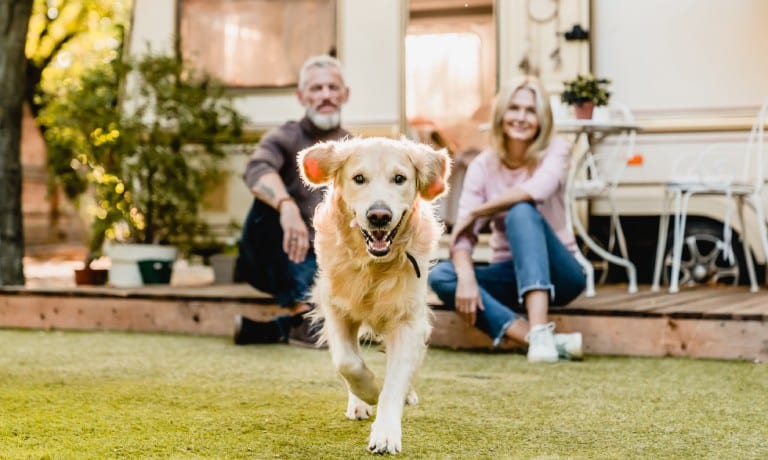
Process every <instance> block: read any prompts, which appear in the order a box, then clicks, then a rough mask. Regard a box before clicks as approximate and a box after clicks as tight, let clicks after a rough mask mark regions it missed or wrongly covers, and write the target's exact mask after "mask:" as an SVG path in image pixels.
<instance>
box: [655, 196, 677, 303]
mask: <svg viewBox="0 0 768 460" xmlns="http://www.w3.org/2000/svg"><path fill="white" fill-rule="evenodd" d="M675 193H676V192H671V191H669V190H665V191H664V197H663V198H662V200H663V201H662V203H661V215H660V216H659V236H658V240H657V242H656V263H654V264H653V282H652V284H651V291H653V292H658V291H659V285H660V281H661V269H662V268H663V267H664V251H665V250H666V248H667V233H668V228H669V211H670V209H669V208H670V206H671V201H672V199H673V194H675Z"/></svg>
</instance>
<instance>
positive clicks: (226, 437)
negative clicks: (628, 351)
mask: <svg viewBox="0 0 768 460" xmlns="http://www.w3.org/2000/svg"><path fill="white" fill-rule="evenodd" d="M0 350H1V352H0V458H3V459H5V458H11V459H17V458H62V459H83V458H99V459H101V458H180V459H187V458H215V459H225V458H256V459H262V458H297V459H315V458H322V459H325V458H343V459H346V458H369V457H371V455H370V454H368V453H367V451H366V450H365V446H366V445H367V436H368V432H369V430H370V423H371V421H370V420H367V421H361V422H356V421H350V420H347V419H346V418H345V417H344V409H345V407H346V393H345V390H344V388H343V385H342V383H341V381H340V380H339V379H338V378H337V377H336V375H335V373H334V371H333V369H332V368H331V363H330V358H329V356H328V354H327V352H326V351H318V350H307V349H301V348H294V347H289V346H286V345H269V346H249V347H235V346H233V345H231V344H230V342H229V341H228V340H227V339H225V338H219V337H191V336H179V335H150V334H122V333H76V332H39V331H18V330H0ZM366 355H367V358H368V360H369V363H370V365H371V367H372V368H373V369H374V370H376V371H379V372H380V371H381V370H382V366H383V354H381V353H379V352H378V351H377V349H376V348H375V347H369V348H367V349H366ZM416 389H417V391H418V392H419V395H420V397H421V403H420V404H419V405H417V406H414V407H407V408H406V410H405V417H404V421H403V453H402V454H400V455H399V458H430V459H446V458H456V459H458V458H462V459H463V458H470V459H475V458H488V459H496V458H547V459H551V458H583V459H596V458H612V459H613V458H615V459H626V458H643V459H645V458H651V459H658V458H691V459H702V458H712V459H715V458H716V459H750V458H754V459H765V458H768V366H766V365H762V364H753V363H748V362H735V361H734V362H726V361H705V360H687V359H672V358H664V359H657V358H624V357H590V356H588V357H587V358H586V359H585V360H584V361H583V362H564V363H558V364H555V365H541V364H540V365H530V364H528V363H526V361H525V357H524V356H522V355H517V354H486V353H467V352H454V351H446V350H439V349H431V350H430V351H429V353H428V355H427V358H426V360H425V362H424V365H423V367H422V370H421V373H420V375H419V377H418V379H417V381H416Z"/></svg>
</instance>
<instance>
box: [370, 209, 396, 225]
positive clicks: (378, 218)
mask: <svg viewBox="0 0 768 460" xmlns="http://www.w3.org/2000/svg"><path fill="white" fill-rule="evenodd" d="M365 217H367V218H368V222H370V223H371V225H373V226H374V227H383V226H385V225H387V224H388V223H389V222H390V221H391V220H392V211H390V210H389V208H387V207H386V206H384V205H376V204H374V205H373V206H371V207H370V208H368V212H366V213H365Z"/></svg>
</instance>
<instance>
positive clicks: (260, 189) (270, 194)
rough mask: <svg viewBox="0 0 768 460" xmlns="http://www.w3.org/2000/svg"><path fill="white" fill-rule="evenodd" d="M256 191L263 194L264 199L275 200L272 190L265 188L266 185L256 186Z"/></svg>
mask: <svg viewBox="0 0 768 460" xmlns="http://www.w3.org/2000/svg"><path fill="white" fill-rule="evenodd" d="M256 191H258V192H259V193H261V194H263V195H264V196H265V197H266V198H269V199H273V198H275V192H274V190H272V189H271V188H269V187H267V186H266V185H261V184H258V185H256Z"/></svg>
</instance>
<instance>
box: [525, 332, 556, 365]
mask: <svg viewBox="0 0 768 460" xmlns="http://www.w3.org/2000/svg"><path fill="white" fill-rule="evenodd" d="M554 331H555V323H547V324H537V325H535V326H533V327H532V328H531V330H530V331H529V332H528V334H527V335H526V336H525V339H526V340H527V341H528V362H529V363H556V362H557V361H558V359H559V355H558V353H557V347H556V346H555V334H554Z"/></svg>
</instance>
